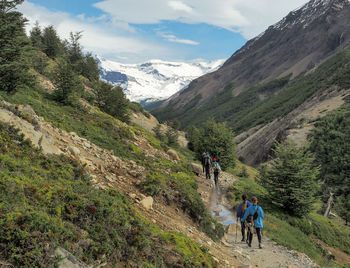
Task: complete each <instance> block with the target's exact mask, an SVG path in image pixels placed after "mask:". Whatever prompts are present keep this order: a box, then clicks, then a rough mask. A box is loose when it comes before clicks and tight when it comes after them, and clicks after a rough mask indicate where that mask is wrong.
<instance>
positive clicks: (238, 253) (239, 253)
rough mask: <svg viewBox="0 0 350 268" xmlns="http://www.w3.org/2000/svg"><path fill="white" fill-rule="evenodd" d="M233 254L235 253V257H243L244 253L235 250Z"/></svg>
mask: <svg viewBox="0 0 350 268" xmlns="http://www.w3.org/2000/svg"><path fill="white" fill-rule="evenodd" d="M232 253H233V255H235V256H241V255H242V251H241V250H239V249H235V250H233V251H232Z"/></svg>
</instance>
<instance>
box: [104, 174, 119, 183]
mask: <svg viewBox="0 0 350 268" xmlns="http://www.w3.org/2000/svg"><path fill="white" fill-rule="evenodd" d="M105 178H106V179H107V180H108V181H109V182H115V181H116V178H115V177H114V176H109V175H106V176H105Z"/></svg>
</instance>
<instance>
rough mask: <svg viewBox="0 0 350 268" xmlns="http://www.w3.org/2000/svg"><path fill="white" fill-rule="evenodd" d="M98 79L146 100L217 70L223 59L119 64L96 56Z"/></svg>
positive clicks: (163, 96) (135, 98) (133, 98)
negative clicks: (98, 69) (99, 71)
mask: <svg viewBox="0 0 350 268" xmlns="http://www.w3.org/2000/svg"><path fill="white" fill-rule="evenodd" d="M98 62H99V67H100V70H101V78H102V79H104V80H106V81H109V82H111V83H112V84H114V85H120V86H121V87H123V89H124V92H125V94H126V96H127V97H128V99H130V100H131V101H136V102H140V103H144V104H145V103H150V102H155V101H161V100H165V99H167V98H169V97H170V96H172V95H173V94H175V93H177V92H178V91H179V90H181V89H183V88H184V87H186V86H187V85H188V84H189V83H190V82H191V81H192V80H194V79H195V78H197V77H199V76H202V75H204V74H206V73H209V72H213V71H215V70H216V69H218V68H219V67H220V66H221V65H222V64H223V62H224V60H217V61H212V62H206V61H193V62H166V61H161V60H151V61H148V62H144V63H141V64H122V63H118V62H114V61H110V60H105V59H102V58H98Z"/></svg>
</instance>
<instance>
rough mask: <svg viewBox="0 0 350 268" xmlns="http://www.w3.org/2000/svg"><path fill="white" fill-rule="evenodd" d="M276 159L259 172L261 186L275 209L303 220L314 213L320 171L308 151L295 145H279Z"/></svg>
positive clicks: (288, 143)
mask: <svg viewBox="0 0 350 268" xmlns="http://www.w3.org/2000/svg"><path fill="white" fill-rule="evenodd" d="M274 154H275V158H274V159H272V160H271V161H270V162H269V163H268V164H266V165H264V166H263V167H262V169H261V170H260V178H261V184H262V185H263V186H264V187H265V188H266V190H267V191H268V193H269V198H270V200H271V201H272V203H273V204H274V205H276V206H277V207H279V208H280V209H281V210H282V211H283V212H285V213H288V214H290V215H293V216H303V215H305V214H307V213H309V212H310V211H311V209H312V203H313V201H314V196H315V193H316V191H317V188H318V187H317V181H316V178H317V176H318V174H319V168H318V167H315V166H314V165H313V161H314V159H313V158H312V157H311V153H310V152H309V151H307V150H305V148H298V147H297V146H296V145H295V144H293V143H292V142H286V143H284V144H281V143H277V145H276V148H275V149H274Z"/></svg>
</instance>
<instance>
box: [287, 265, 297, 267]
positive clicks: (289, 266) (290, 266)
mask: <svg viewBox="0 0 350 268" xmlns="http://www.w3.org/2000/svg"><path fill="white" fill-rule="evenodd" d="M288 268H298V266H295V265H289V266H288Z"/></svg>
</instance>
